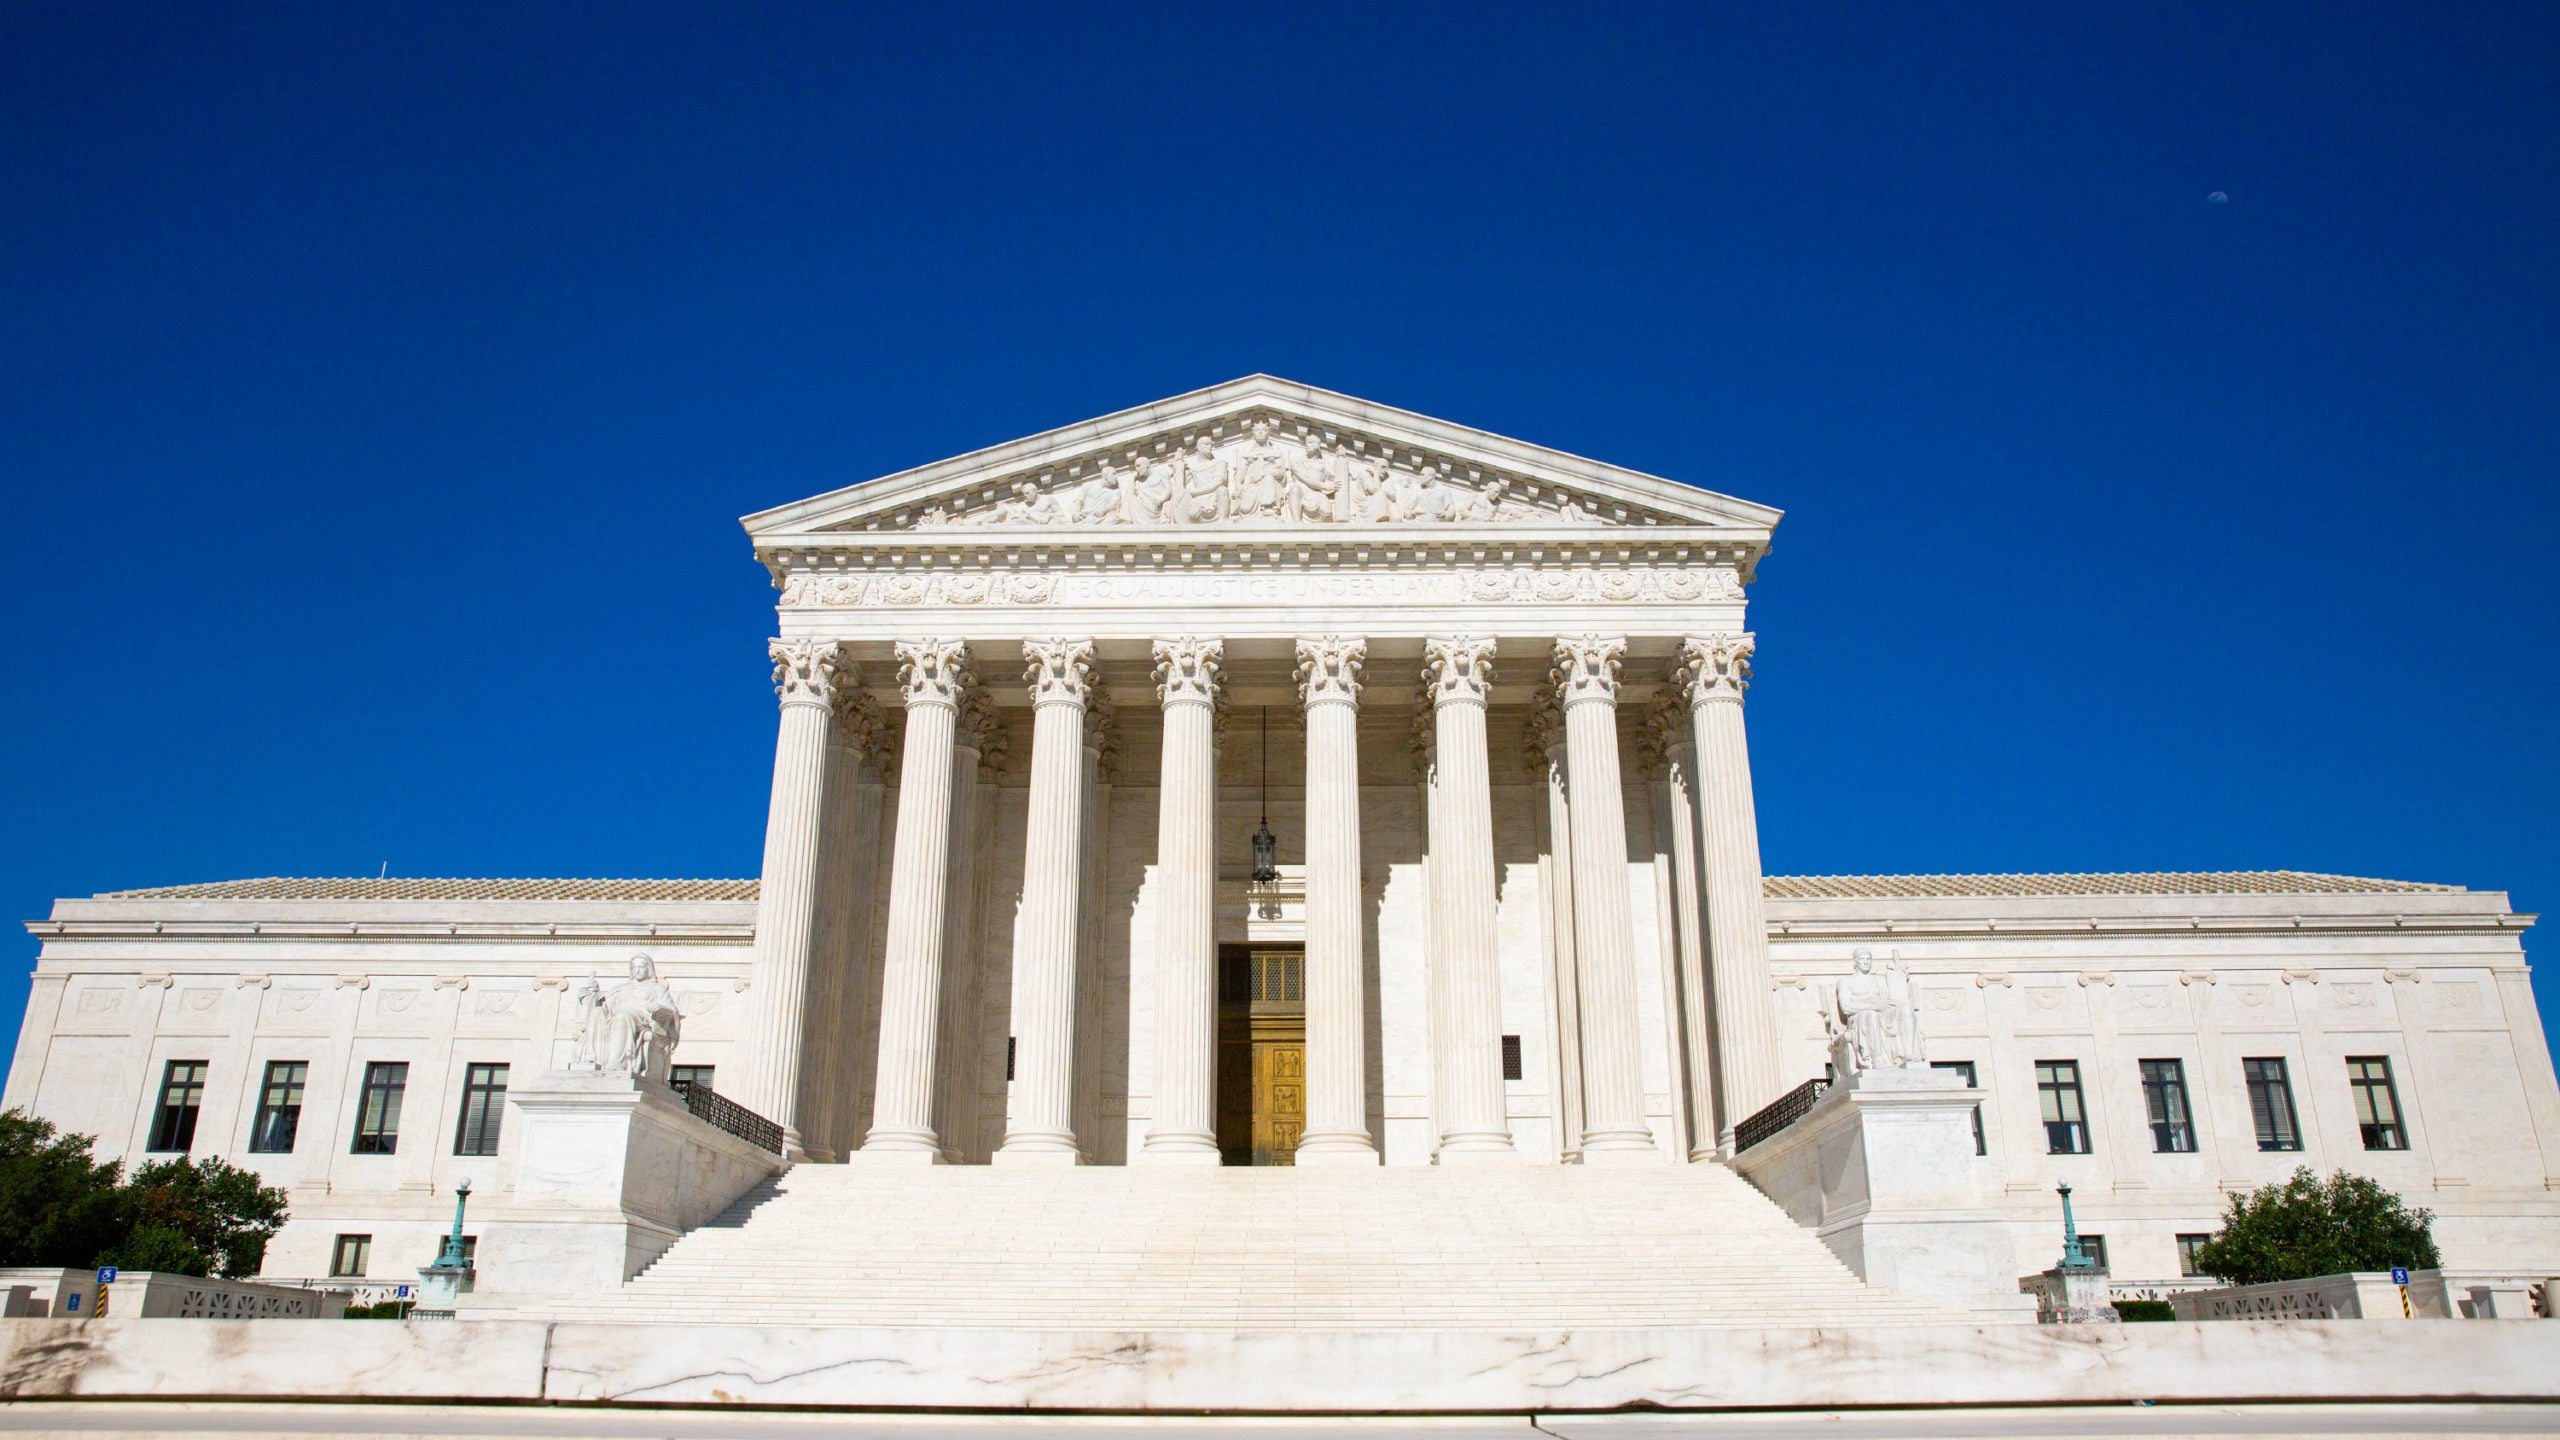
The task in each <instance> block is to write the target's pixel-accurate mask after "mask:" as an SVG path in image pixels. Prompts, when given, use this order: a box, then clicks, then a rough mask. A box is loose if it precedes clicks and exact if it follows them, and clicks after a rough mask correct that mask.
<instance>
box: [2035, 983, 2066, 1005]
mask: <svg viewBox="0 0 2560 1440" xmlns="http://www.w3.org/2000/svg"><path fill="white" fill-rule="evenodd" d="M2064 994H2065V992H2064V991H2063V990H2062V988H2061V987H2060V986H2056V985H2038V986H2036V987H2034V988H2033V989H2030V990H2029V991H2027V1003H2028V1004H2029V1005H2032V1006H2034V1007H2035V1008H2036V1009H2038V1010H2059V1009H2061V1008H2062V1000H2063V996H2064Z"/></svg>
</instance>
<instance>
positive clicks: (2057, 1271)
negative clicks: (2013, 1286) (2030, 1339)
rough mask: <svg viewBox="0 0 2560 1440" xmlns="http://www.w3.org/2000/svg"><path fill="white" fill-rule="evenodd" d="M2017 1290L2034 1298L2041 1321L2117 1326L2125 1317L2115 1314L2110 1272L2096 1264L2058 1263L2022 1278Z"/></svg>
mask: <svg viewBox="0 0 2560 1440" xmlns="http://www.w3.org/2000/svg"><path fill="white" fill-rule="evenodd" d="M2018 1289H2019V1290H2021V1291H2023V1292H2025V1294H2026V1295H2027V1297H2028V1298H2029V1299H2032V1300H2034V1301H2035V1304H2036V1320H2037V1322H2038V1323H2040V1324H2045V1325H2114V1324H2117V1323H2119V1322H2120V1321H2121V1320H2122V1319H2123V1317H2122V1316H2120V1315H2118V1314H2116V1306H2115V1299H2114V1295H2113V1292H2112V1291H2111V1290H2110V1289H2109V1288H2108V1285H2107V1272H2106V1271H2105V1270H2103V1269H2100V1268H2099V1267H2098V1266H2095V1265H2081V1266H2077V1267H2071V1266H2061V1265H2057V1266H2055V1267H2054V1268H2053V1269H2051V1270H2047V1271H2044V1272H2042V1273H2040V1274H2035V1275H2029V1276H2027V1277H2026V1278H2024V1279H2022V1280H2020V1281H2019V1282H2018ZM2181 1318H2183V1317H2181Z"/></svg>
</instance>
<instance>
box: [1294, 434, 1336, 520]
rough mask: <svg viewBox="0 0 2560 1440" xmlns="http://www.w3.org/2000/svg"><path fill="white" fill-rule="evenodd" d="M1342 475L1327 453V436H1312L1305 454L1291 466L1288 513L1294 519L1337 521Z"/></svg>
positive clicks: (1308, 439) (1309, 438)
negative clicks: (1325, 440) (1325, 445)
mask: <svg viewBox="0 0 2560 1440" xmlns="http://www.w3.org/2000/svg"><path fill="white" fill-rule="evenodd" d="M1341 497H1342V476H1341V474H1340V473H1339V472H1338V471H1336V470H1335V468H1334V464H1333V457H1332V456H1330V455H1328V454H1326V453H1325V448H1324V437H1323V436H1321V435H1310V436H1308V437H1307V448H1306V451H1305V453H1304V454H1302V455H1300V456H1299V457H1298V458H1297V459H1296V460H1294V461H1292V462H1290V465H1289V494H1288V503H1287V505H1286V507H1285V509H1284V513H1285V514H1286V515H1287V516H1288V518H1289V519H1292V520H1336V519H1340V518H1341V514H1340V512H1339V510H1338V509H1337V504H1338V502H1339V501H1340V499H1341Z"/></svg>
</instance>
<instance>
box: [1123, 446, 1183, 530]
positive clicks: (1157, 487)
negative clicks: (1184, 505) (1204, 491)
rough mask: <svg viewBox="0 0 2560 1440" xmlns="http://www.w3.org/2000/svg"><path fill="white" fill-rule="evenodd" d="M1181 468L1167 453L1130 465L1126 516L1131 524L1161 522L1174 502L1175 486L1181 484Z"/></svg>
mask: <svg viewBox="0 0 2560 1440" xmlns="http://www.w3.org/2000/svg"><path fill="white" fill-rule="evenodd" d="M1180 478H1181V477H1180V467H1179V466H1178V465H1177V464H1176V463H1175V461H1174V458H1173V457H1172V456H1170V455H1158V456H1157V457H1155V458H1154V459H1152V460H1147V461H1143V462H1141V463H1139V464H1138V465H1136V466H1134V467H1132V469H1131V471H1130V474H1129V502H1128V506H1127V509H1126V512H1125V513H1126V518H1127V519H1128V522H1129V523H1130V524H1132V525H1162V524H1164V523H1165V519H1166V511H1167V509H1168V508H1169V507H1170V506H1171V505H1172V504H1173V489H1174V486H1175V485H1176V484H1178V483H1180Z"/></svg>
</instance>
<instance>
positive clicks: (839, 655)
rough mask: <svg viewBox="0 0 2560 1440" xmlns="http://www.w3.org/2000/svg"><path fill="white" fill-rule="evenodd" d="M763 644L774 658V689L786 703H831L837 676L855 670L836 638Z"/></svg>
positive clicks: (820, 704) (776, 641)
mask: <svg viewBox="0 0 2560 1440" xmlns="http://www.w3.org/2000/svg"><path fill="white" fill-rule="evenodd" d="M764 648H765V654H766V655H767V656H769V657H771V658H772V660H773V693H774V694H776V695H779V696H781V697H782V703H783V704H785V705H818V706H826V705H832V704H834V703H835V693H836V677H837V676H838V675H839V674H843V675H845V676H846V677H848V679H849V678H850V677H851V675H852V672H853V666H852V665H851V664H849V663H848V662H847V661H846V660H845V659H844V647H843V646H842V645H840V644H838V643H837V642H836V641H833V640H768V641H766V642H765V647H764Z"/></svg>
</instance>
